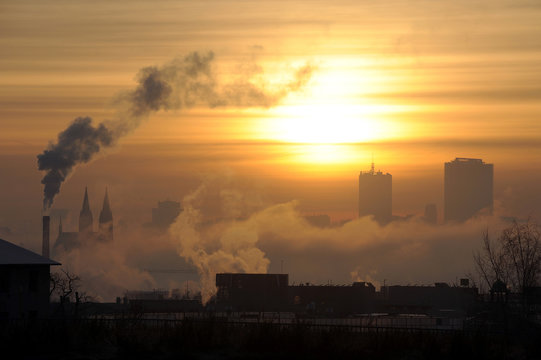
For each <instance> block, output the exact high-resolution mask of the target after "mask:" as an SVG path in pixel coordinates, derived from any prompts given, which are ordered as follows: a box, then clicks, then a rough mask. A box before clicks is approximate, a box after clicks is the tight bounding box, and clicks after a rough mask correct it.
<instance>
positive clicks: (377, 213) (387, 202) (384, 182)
mask: <svg viewBox="0 0 541 360" xmlns="http://www.w3.org/2000/svg"><path fill="white" fill-rule="evenodd" d="M367 215H373V216H374V219H375V220H376V221H377V222H379V223H380V224H382V225H384V224H387V223H388V222H390V221H391V220H392V218H393V177H392V175H391V174H389V173H386V174H384V173H382V172H381V171H377V172H376V171H375V170H374V163H372V167H371V168H370V171H361V172H360V174H359V217H363V216H367Z"/></svg>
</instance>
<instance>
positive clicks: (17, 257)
mask: <svg viewBox="0 0 541 360" xmlns="http://www.w3.org/2000/svg"><path fill="white" fill-rule="evenodd" d="M0 265H60V263H58V262H56V261H54V260H51V259H47V258H45V257H43V256H41V255H38V254H36V253H35V252H32V251H30V250H26V249H25V248H22V247H20V246H17V245H15V244H12V243H10V242H9V241H5V240H2V239H0Z"/></svg>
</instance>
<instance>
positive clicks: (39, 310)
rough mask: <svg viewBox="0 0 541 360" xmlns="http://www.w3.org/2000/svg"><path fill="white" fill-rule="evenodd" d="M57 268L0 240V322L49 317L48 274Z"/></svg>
mask: <svg viewBox="0 0 541 360" xmlns="http://www.w3.org/2000/svg"><path fill="white" fill-rule="evenodd" d="M51 265H60V264H59V263H57V262H56V261H52V260H49V259H48V258H46V257H43V256H40V255H38V254H36V253H33V252H32V251H29V250H26V249H24V248H22V247H19V246H17V245H14V244H12V243H10V242H7V241H5V240H2V239H0V319H36V318H46V317H48V316H49V286H50V283H49V274H50V273H49V271H50V266H51Z"/></svg>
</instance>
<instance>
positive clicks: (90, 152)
mask: <svg viewBox="0 0 541 360" xmlns="http://www.w3.org/2000/svg"><path fill="white" fill-rule="evenodd" d="M213 60H214V54H213V53H212V52H209V53H207V54H204V55H200V54H199V53H197V52H194V53H191V54H189V55H187V56H186V57H184V58H179V59H174V60H173V61H171V62H169V63H167V64H165V65H163V66H161V67H157V66H149V67H145V68H143V69H141V70H140V71H139V74H138V76H137V81H138V85H137V87H136V88H135V90H133V91H130V92H126V93H123V94H121V95H120V96H119V97H118V99H117V101H116V105H117V107H118V112H117V115H116V117H115V118H114V119H113V120H110V121H107V122H102V123H100V124H98V125H97V126H96V127H94V126H93V125H92V119H91V118H89V117H79V118H77V119H75V120H74V121H73V122H72V123H71V124H70V125H69V126H68V128H67V129H66V130H64V131H63V132H61V133H60V134H59V135H58V141H57V143H56V144H52V143H51V144H49V146H48V148H47V149H46V150H45V151H44V152H43V153H42V154H40V155H38V168H39V170H43V171H46V172H47V173H46V174H45V176H44V177H43V179H42V180H41V182H42V184H44V185H45V188H44V199H43V207H44V209H48V208H50V207H51V205H52V204H53V200H54V197H55V195H56V194H58V193H59V192H60V187H61V185H62V183H63V182H64V181H65V180H66V178H67V176H68V175H69V174H70V173H71V172H72V171H73V169H74V167H75V166H77V165H79V164H83V163H87V162H89V161H90V160H92V158H93V156H94V155H95V154H97V153H99V152H100V150H101V149H102V148H104V147H110V146H113V145H114V144H116V142H117V140H118V139H119V138H120V137H122V136H125V135H127V134H128V133H130V132H131V131H133V130H134V129H136V128H137V127H138V126H139V125H140V123H141V121H142V120H144V119H146V118H147V117H148V116H150V115H151V114H152V113H154V112H157V111H160V110H169V109H182V108H190V107H193V106H197V105H200V106H208V107H211V108H215V107H225V106H235V107H270V106H274V105H276V104H277V103H278V102H279V101H280V100H282V99H283V98H284V97H285V96H287V94H288V93H290V92H293V91H298V90H299V89H301V88H302V87H303V86H304V85H305V84H306V83H307V82H308V80H310V77H311V74H312V71H313V69H312V67H311V66H309V65H305V66H303V67H302V68H300V69H298V70H297V71H296V72H295V74H294V76H293V79H291V81H289V82H286V83H283V84H281V85H280V86H278V89H277V90H269V89H268V85H267V84H261V82H258V83H257V84H256V83H255V81H253V79H252V77H251V75H253V74H244V76H243V74H241V78H240V79H239V80H236V81H233V82H232V83H228V84H220V82H219V81H218V78H217V77H216V74H215V71H214V69H213V67H212V64H213Z"/></svg>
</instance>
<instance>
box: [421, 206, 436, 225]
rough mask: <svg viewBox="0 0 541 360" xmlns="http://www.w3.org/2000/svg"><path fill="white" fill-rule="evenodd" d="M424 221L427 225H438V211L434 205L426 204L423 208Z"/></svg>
mask: <svg viewBox="0 0 541 360" xmlns="http://www.w3.org/2000/svg"><path fill="white" fill-rule="evenodd" d="M424 220H425V221H426V222H427V223H429V224H437V223H438V210H437V209H436V204H427V205H426V206H425V216H424Z"/></svg>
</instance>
